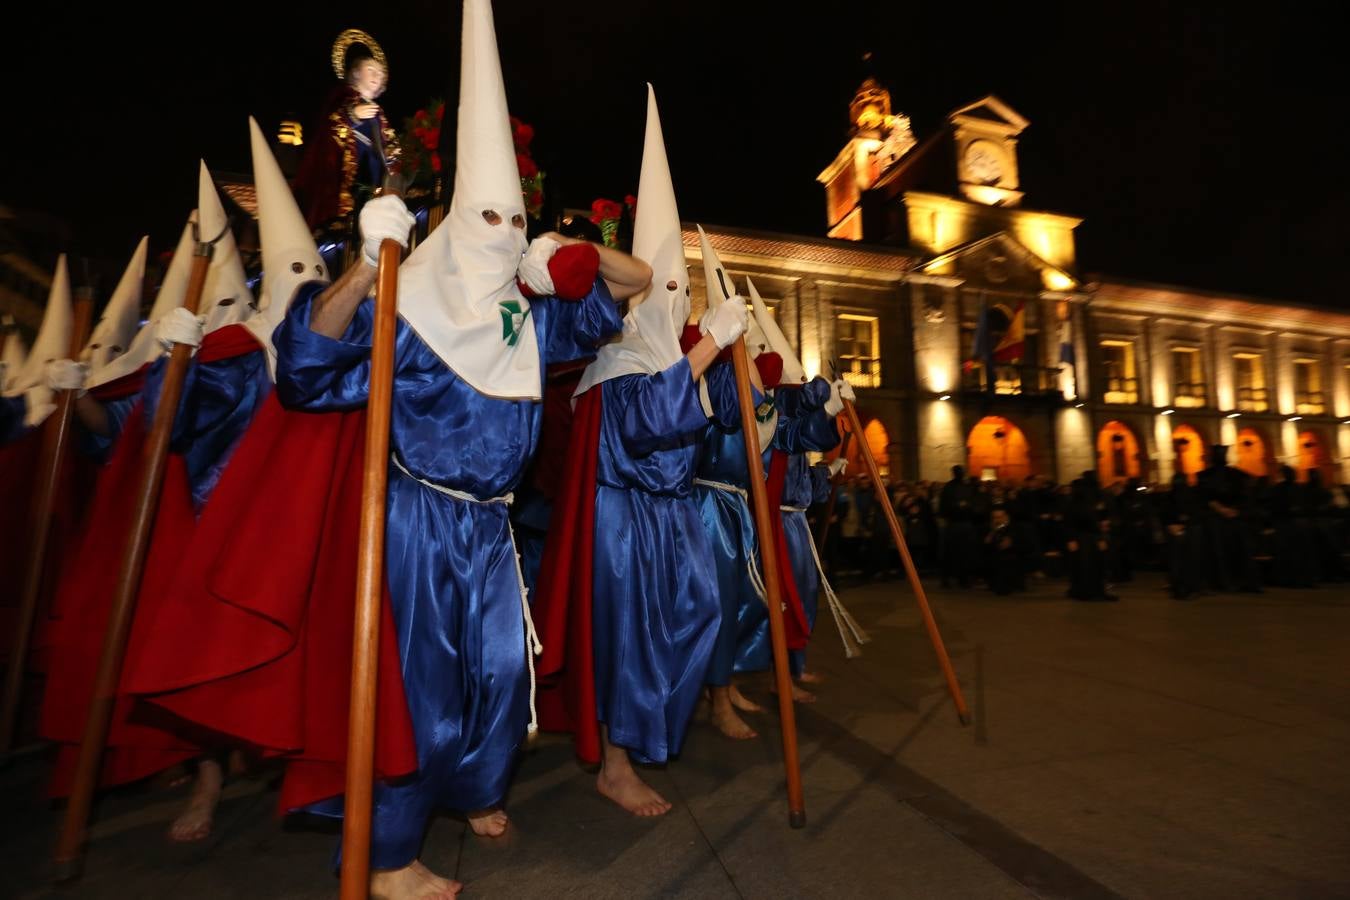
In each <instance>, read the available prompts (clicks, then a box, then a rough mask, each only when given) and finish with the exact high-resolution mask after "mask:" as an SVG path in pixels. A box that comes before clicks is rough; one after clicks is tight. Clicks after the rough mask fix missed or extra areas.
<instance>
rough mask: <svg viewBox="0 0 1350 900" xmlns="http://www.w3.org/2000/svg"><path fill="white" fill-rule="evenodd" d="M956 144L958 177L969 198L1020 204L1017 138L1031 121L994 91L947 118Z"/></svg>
mask: <svg viewBox="0 0 1350 900" xmlns="http://www.w3.org/2000/svg"><path fill="white" fill-rule="evenodd" d="M947 121H948V122H949V123H950V124H951V128H952V140H953V142H954V143H955V147H956V180H957V184H958V186H959V187H960V190H961V194H962V196H964V197H965V198H966V199H968V200H974V201H975V202H976V203H984V204H986V205H988V206H1017V205H1018V204H1020V203H1021V202H1022V191H1021V190H1020V189H1019V188H1020V184H1019V181H1018V177H1017V137H1018V135H1020V134H1021V133H1022V132H1023V131H1025V130H1026V127H1027V125H1028V124H1029V123H1028V122H1027V120H1026V119H1024V118H1022V117H1021V116H1020V115H1018V114H1017V112H1016V111H1014V110H1013V108H1012V107H1010V106H1008V105H1007V104H1006V103H1004V102H1003V101H1002V100H1000V99H998V98H997V97H995V96H993V95H992V94H991V95H989V96H988V97H985V98H984V99H983V100H979V101H976V102H975V103H972V104H970V105H969V106H963V107H961V108H960V109H958V110H956V111H954V112H952V113H951V115H949V116H948V117H947Z"/></svg>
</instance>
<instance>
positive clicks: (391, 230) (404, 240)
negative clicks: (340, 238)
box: [360, 194, 417, 267]
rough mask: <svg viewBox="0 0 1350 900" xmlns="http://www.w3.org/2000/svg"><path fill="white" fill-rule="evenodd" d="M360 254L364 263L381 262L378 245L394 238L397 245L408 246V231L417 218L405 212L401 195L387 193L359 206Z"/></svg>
mask: <svg viewBox="0 0 1350 900" xmlns="http://www.w3.org/2000/svg"><path fill="white" fill-rule="evenodd" d="M360 224H361V256H362V257H364V258H365V261H366V265H368V266H372V267H374V266H378V265H379V264H380V245H381V244H383V243H384V242H385V241H386V240H391V241H397V242H398V245H399V246H400V247H407V246H408V234H409V232H411V231H412V228H413V225H415V224H417V219H416V218H414V217H413V214H412V213H410V212H408V207H407V205H406V204H405V203H404V202H403V198H401V197H395V196H394V195H393V194H387V195H385V196H382V197H376V198H374V199H372V200H369V201H367V202H366V205H365V206H363V207H361V215H360Z"/></svg>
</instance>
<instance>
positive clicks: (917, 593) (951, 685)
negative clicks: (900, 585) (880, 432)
mask: <svg viewBox="0 0 1350 900" xmlns="http://www.w3.org/2000/svg"><path fill="white" fill-rule="evenodd" d="M843 399H844V412H845V414H847V415H848V424H849V427H850V428H851V429H853V432H854V434H857V435H858V445H859V446H860V447H861V448H862V451H863V452H862V454H861V456H862V459H863V465H865V466H867V474H868V475H870V476H871V478H872V489H873V490H874V491H876V494H877V504H878V505H880V506H881V509H882V511H883V512H885V513H886V524H888V525H890V527H891V538H892V539H893V540H894V541H895V547H896V549H897V550H899V551H900V559H901V561H902V562H904V564H905V574H906V575H908V576H909V586H910V588H911V589H912V590H913V591H914V599H916V600H917V601H918V602H919V612H920V613H921V614H922V615H923V624H924V627H926V628H927V629H928V639H929V640H930V641H932V642H933V650H934V652H936V653H937V657H938V664H939V665H941V666H942V674H943V676H944V677H945V678H946V679H947V690H948V691H950V692H951V695H952V702H953V703H955V704H956V715H957V717H958V718H960V720H961V724H962V725H969V724H970V711H969V710H968V709H967V708H966V698H965V697H963V696H961V685H960V684H958V683H957V681H956V672H954V671H952V661H951V659H949V658H948V656H947V647H946V646H945V645H944V644H943V643H942V635H941V634H940V633H939V632H938V627H937V621H936V620H934V618H933V610H932V609H930V608H929V606H928V595H927V594H925V593H924V591H923V584H922V583H921V582H920V581H919V572H918V570H917V569H915V568H914V560H913V559H911V558H910V555H909V546H908V545H907V544H905V535H904V534H903V533H902V532H901V531H900V523H899V522H898V521H897V520H896V518H895V510H893V509H891V498H890V495H889V494H887V493H886V486H885V485H884V484H882V483H881V470H879V469H878V468H877V461H876V460H875V459H874V458H873V457H872V448H871V447H870V446H868V444H867V441H865V440H863V439H862V425H861V424H859V422H858V410H856V409H855V408H854V407H853V401H852V400H849V399H847V398H843Z"/></svg>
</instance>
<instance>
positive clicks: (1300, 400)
mask: <svg viewBox="0 0 1350 900" xmlns="http://www.w3.org/2000/svg"><path fill="white" fill-rule="evenodd" d="M1326 409H1327V405H1326V400H1325V398H1324V397H1323V396H1322V392H1321V391H1295V392H1294V411H1295V412H1296V413H1298V414H1299V415H1300V416H1320V415H1322V414H1323V413H1324V412H1326Z"/></svg>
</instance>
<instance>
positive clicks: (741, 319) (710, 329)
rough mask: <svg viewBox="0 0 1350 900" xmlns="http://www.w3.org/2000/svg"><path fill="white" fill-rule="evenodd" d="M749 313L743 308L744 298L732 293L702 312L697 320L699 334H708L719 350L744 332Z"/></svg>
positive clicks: (747, 324) (747, 323)
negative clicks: (701, 315) (701, 316)
mask: <svg viewBox="0 0 1350 900" xmlns="http://www.w3.org/2000/svg"><path fill="white" fill-rule="evenodd" d="M749 321H750V313H749V310H747V309H746V308H745V298H744V297H740V296H738V295H736V294H732V295H731V296H730V297H728V298H727V299H726V300H723V301H722V302H721V303H719V304H717V305H716V306H715V307H713V308H712V309H710V310H708V311H707V312H705V313H704V314H703V318H701V319H699V321H698V330H699V333H700V334H710V335H712V339H713V340H714V341H716V342H717V349H719V350H721V349H724V348H726V347H727V346H729V345H730V344H731V342H732V341H734V340H736V338H738V337H740V336H741V335H743V334H745V329H746V328H747V327H748V326H749Z"/></svg>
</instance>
